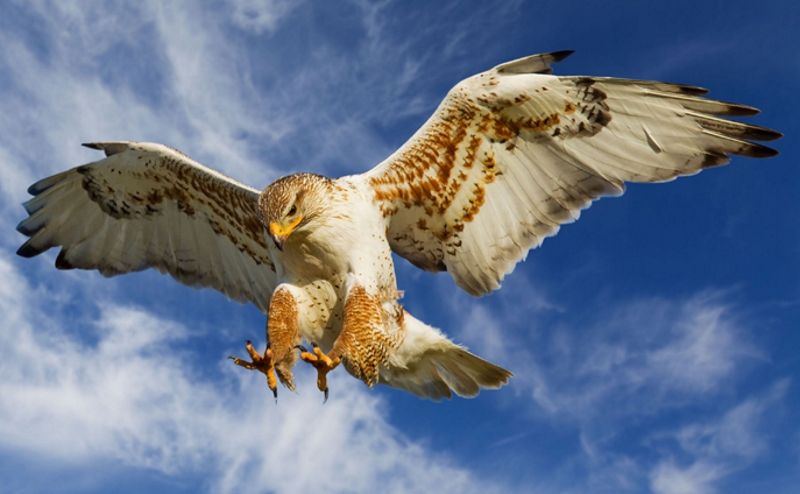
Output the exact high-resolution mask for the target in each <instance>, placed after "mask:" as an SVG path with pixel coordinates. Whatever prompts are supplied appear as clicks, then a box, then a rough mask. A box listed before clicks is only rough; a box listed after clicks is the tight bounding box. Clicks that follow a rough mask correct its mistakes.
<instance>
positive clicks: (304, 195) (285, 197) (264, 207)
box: [258, 173, 331, 250]
mask: <svg viewBox="0 0 800 494" xmlns="http://www.w3.org/2000/svg"><path fill="white" fill-rule="evenodd" d="M330 187H331V180H330V179H329V178H327V177H323V176H322V175H316V174H313V173H296V174H294V175H289V176H287V177H283V178H281V179H278V180H276V181H275V182H273V183H272V184H271V185H268V186H267V188H265V189H264V191H263V192H261V196H260V197H259V200H258V205H259V215H260V217H261V221H262V223H263V224H264V227H265V228H266V229H267V231H269V234H270V236H272V239H273V240H274V242H275V245H276V246H277V247H278V249H280V250H283V243H284V242H285V241H286V239H287V238H288V237H289V235H290V234H291V233H292V232H295V231H298V230H302V229H303V228H304V227H306V226H307V225H308V224H310V223H313V221H314V220H315V219H317V218H319V217H320V215H321V214H323V213H324V212H325V210H326V209H327V205H326V201H325V198H326V197H327V195H328V192H329V190H330Z"/></svg>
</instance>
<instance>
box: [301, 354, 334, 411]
mask: <svg viewBox="0 0 800 494" xmlns="http://www.w3.org/2000/svg"><path fill="white" fill-rule="evenodd" d="M295 348H299V349H300V358H301V359H303V361H304V362H308V363H309V364H311V365H313V366H314V368H315V369H317V387H318V388H319V390H320V391H322V392H324V393H325V401H328V377H327V376H328V372H330V371H332V370H333V369H335V368H336V366H338V365H339V364H340V363H341V361H342V359H340V358H339V357H333V358H331V357H329V356H327V355H325V354H324V353H323V352H322V349H320V347H319V346H318V345H317V344H316V343H312V344H311V348H312V349H313V353H312V352H309V351H308V349H306V348H305V347H304V346H302V345H297V346H296V347H295Z"/></svg>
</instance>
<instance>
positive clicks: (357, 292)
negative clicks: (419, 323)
mask: <svg viewBox="0 0 800 494" xmlns="http://www.w3.org/2000/svg"><path fill="white" fill-rule="evenodd" d="M402 328H403V310H402V307H401V306H400V304H399V303H397V293H396V291H395V292H393V293H392V294H391V296H383V295H381V294H377V295H371V294H369V293H368V292H367V290H366V289H365V288H364V287H363V286H360V285H355V286H354V287H353V288H352V289H351V290H350V292H349V293H348V295H347V299H346V300H345V304H344V318H343V322H342V332H341V333H340V334H339V337H338V338H337V339H336V342H334V344H333V348H332V349H331V351H330V352H329V353H328V354H327V355H326V354H325V353H323V352H322V350H321V349H320V348H319V347H318V346H316V345H314V348H313V353H312V352H309V351H308V350H306V349H305V348H302V347H300V350H301V353H300V358H301V359H303V360H304V361H305V362H308V363H310V364H311V365H313V366H314V367H315V368H316V369H317V387H319V390H320V391H322V392H324V393H325V399H326V400H327V399H328V382H327V374H328V372H330V371H332V370H333V369H335V368H336V367H337V366H338V365H339V364H340V363H344V365H345V367H346V368H347V370H348V372H350V374H352V375H353V376H355V377H357V378H359V379H361V380H362V381H364V383H365V384H366V385H367V386H369V387H370V388H371V387H373V386H374V385H375V384H376V383H377V382H378V377H379V373H380V367H381V366H385V365H386V364H387V362H388V359H389V355H390V354H391V352H392V351H394V350H395V349H396V348H398V347H399V346H400V344H401V343H402Z"/></svg>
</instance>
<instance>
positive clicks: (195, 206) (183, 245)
mask: <svg viewBox="0 0 800 494" xmlns="http://www.w3.org/2000/svg"><path fill="white" fill-rule="evenodd" d="M87 146H88V147H92V148H96V149H102V150H104V151H105V153H106V155H107V158H105V159H103V160H100V161H97V162H95V163H90V164H88V165H84V166H80V167H78V168H74V169H72V170H69V171H66V172H63V173H59V174H58V175H54V176H52V177H49V178H46V179H44V180H41V181H39V182H37V183H36V184H34V185H32V186H31V187H30V189H29V192H30V193H31V194H32V195H33V196H34V197H33V198H32V199H31V200H30V201H28V202H27V203H25V208H26V210H27V211H28V214H30V216H29V217H28V218H27V219H25V220H24V221H22V222H21V223H20V224H19V226H18V227H17V229H18V230H19V231H20V232H21V233H23V234H25V235H27V236H29V237H31V238H30V239H29V240H28V241H27V242H25V244H24V245H22V247H20V249H19V251H18V254H20V255H22V256H24V257H32V256H35V255H38V254H40V253H42V252H44V251H46V250H48V249H49V248H51V247H61V252H60V253H59V255H58V258H57V260H56V266H57V267H58V268H60V269H72V268H80V269H97V270H98V271H100V272H101V273H102V274H103V275H105V276H114V275H118V274H123V273H130V272H133V271H141V270H143V269H146V268H149V267H152V268H155V269H157V270H158V271H160V272H162V273H168V274H170V275H171V276H172V277H174V278H175V279H176V280H178V281H180V282H181V283H183V284H185V285H189V286H203V287H212V288H214V289H216V290H218V291H220V292H222V293H223V294H225V295H226V296H228V297H229V298H231V299H234V300H238V301H240V302H247V301H249V302H252V303H253V304H254V305H255V306H256V307H258V308H259V309H260V310H262V311H263V312H267V309H268V307H269V300H270V297H271V296H272V291H273V290H274V288H275V285H276V276H275V268H274V265H273V263H272V260H271V259H270V255H269V249H268V247H267V245H266V240H265V237H264V232H263V228H262V226H261V222H260V220H259V218H258V196H259V192H258V191H257V190H255V189H252V188H250V187H247V186H245V185H242V184H240V183H238V182H236V181H234V180H232V179H230V178H228V177H226V176H224V175H222V174H220V173H218V172H215V171H213V170H210V169H208V168H206V167H204V166H202V165H200V164H199V163H196V162H195V161H193V160H191V159H190V158H188V157H187V156H185V155H183V154H182V153H180V152H178V151H175V150H174V149H171V148H169V147H167V146H163V145H160V144H151V143H133V142H130V143H128V142H114V143H95V144H87Z"/></svg>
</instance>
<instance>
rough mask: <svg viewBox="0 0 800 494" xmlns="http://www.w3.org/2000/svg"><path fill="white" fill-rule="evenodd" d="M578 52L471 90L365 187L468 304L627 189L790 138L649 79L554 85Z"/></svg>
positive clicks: (489, 76) (453, 98)
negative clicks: (591, 209) (559, 65)
mask: <svg viewBox="0 0 800 494" xmlns="http://www.w3.org/2000/svg"><path fill="white" fill-rule="evenodd" d="M569 53H570V52H558V53H554V54H546V55H534V56H532V57H528V58H525V59H521V60H517V61H513V62H509V63H506V64H502V65H500V66H498V67H495V68H494V69H492V70H489V71H487V72H484V73H482V74H478V75H476V76H474V77H471V78H469V79H466V80H464V81H462V82H461V83H460V84H458V85H457V86H456V87H455V88H453V89H452V90H451V91H450V93H448V95H447V97H446V98H445V100H444V101H443V102H442V104H441V105H440V106H439V108H438V109H437V110H436V112H435V113H434V115H433V116H432V117H431V118H430V119H429V120H428V122H427V123H426V124H425V125H424V126H423V127H422V128H421V129H420V130H419V131H417V133H416V134H414V136H413V137H412V138H411V139H410V140H409V141H408V142H407V143H406V144H405V145H403V147H402V148H400V149H399V150H398V151H397V152H396V153H394V154H393V155H392V156H390V157H389V158H388V159H386V160H385V161H384V162H383V163H381V164H380V165H378V166H377V167H376V168H374V169H373V170H371V171H369V172H367V173H365V174H363V175H361V176H359V177H358V178H359V179H361V180H364V181H366V182H367V183H368V184H369V185H370V186H371V187H372V188H373V190H374V193H375V201H376V203H377V204H378V206H379V207H380V208H381V210H382V211H383V213H384V215H385V216H386V217H387V218H388V225H389V229H388V236H389V243H390V245H391V247H392V249H393V250H394V251H395V252H396V253H398V254H399V255H401V256H403V257H405V258H407V259H408V260H410V261H411V262H412V263H414V264H415V265H417V266H419V267H420V268H423V269H426V270H429V271H441V270H445V269H446V270H447V271H448V272H450V274H451V275H452V276H453V278H455V281H456V283H457V284H458V285H459V286H460V287H461V288H463V289H464V290H466V291H467V292H469V293H470V294H472V295H476V296H477V295H482V294H486V293H489V292H491V291H492V290H495V289H497V288H499V286H500V281H501V280H502V278H503V277H504V276H505V274H507V273H508V272H510V271H511V270H513V268H514V266H515V265H516V263H517V262H519V261H520V260H521V259H523V258H524V257H525V255H526V254H527V252H528V250H529V249H531V248H533V247H537V246H539V245H540V244H541V243H542V241H543V240H544V239H545V238H546V237H548V236H551V235H555V234H556V233H557V232H558V229H559V227H560V225H562V224H564V223H569V222H572V221H574V220H576V219H577V218H578V217H579V215H580V211H581V210H582V209H584V208H586V207H588V206H589V205H590V204H591V202H592V201H593V200H595V199H597V198H599V197H601V196H604V195H619V194H621V193H622V192H623V191H624V183H625V182H661V181H667V180H672V179H673V178H675V177H677V176H679V175H689V174H693V173H697V172H698V171H700V170H701V169H703V168H707V167H710V166H716V165H722V164H725V163H727V162H728V161H729V157H728V155H730V154H737V155H744V156H751V157H768V156H773V155H775V154H777V153H776V151H774V150H773V149H770V148H767V147H764V146H761V145H759V144H754V143H752V142H749V141H750V140H755V141H769V140H774V139H777V138H779V137H781V134H780V133H778V132H775V131H773V130H770V129H766V128H763V127H757V126H754V125H749V124H744V123H741V122H736V121H731V120H726V119H723V118H719V117H717V116H715V115H725V116H730V115H739V116H741V115H753V114H756V113H758V110H756V109H754V108H751V107H748V106H744V105H737V104H732V103H725V102H721V101H714V100H708V99H703V98H700V97H698V96H700V95H702V94H705V92H706V91H705V90H704V89H701V88H697V87H693V86H684V85H677V84H668V83H661V82H652V81H638V80H628V79H611V78H596V77H594V78H593V77H555V76H550V75H545V74H548V73H549V72H550V67H549V64H550V63H552V62H555V61H559V60H561V59H563V58H564V57H565V56H567V55H568V54H569Z"/></svg>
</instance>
